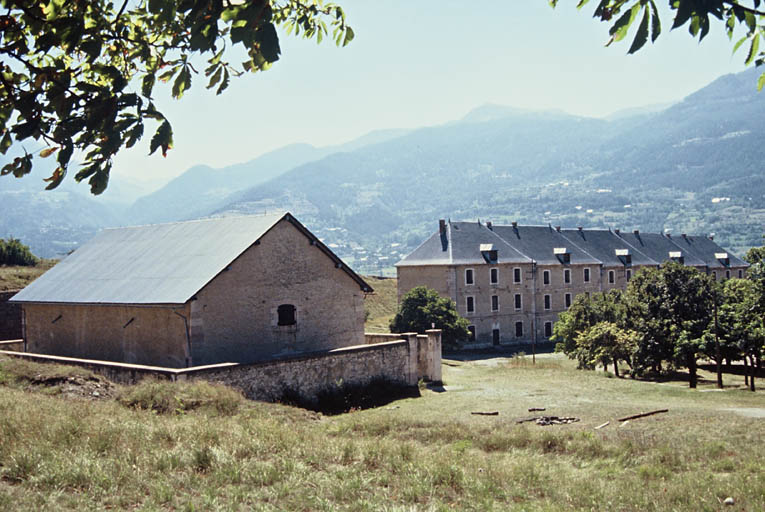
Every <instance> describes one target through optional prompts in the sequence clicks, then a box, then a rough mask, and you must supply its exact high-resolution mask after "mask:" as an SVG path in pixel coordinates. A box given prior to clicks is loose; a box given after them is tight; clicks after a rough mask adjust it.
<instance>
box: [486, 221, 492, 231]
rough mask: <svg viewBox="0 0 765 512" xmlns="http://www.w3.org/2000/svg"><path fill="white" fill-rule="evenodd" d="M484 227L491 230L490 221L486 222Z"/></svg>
mask: <svg viewBox="0 0 765 512" xmlns="http://www.w3.org/2000/svg"><path fill="white" fill-rule="evenodd" d="M486 227H487V228H489V229H491V221H490V220H487V221H486Z"/></svg>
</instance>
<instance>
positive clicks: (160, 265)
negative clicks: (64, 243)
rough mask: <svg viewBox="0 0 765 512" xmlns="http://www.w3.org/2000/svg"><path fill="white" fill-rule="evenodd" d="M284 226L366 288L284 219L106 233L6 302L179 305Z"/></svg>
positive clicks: (200, 222) (201, 222) (212, 221)
mask: <svg viewBox="0 0 765 512" xmlns="http://www.w3.org/2000/svg"><path fill="white" fill-rule="evenodd" d="M281 220H287V221H288V222H290V223H292V224H293V225H294V226H295V227H296V228H297V229H298V230H300V231H301V232H302V233H303V234H305V235H306V236H307V237H308V238H309V239H310V240H311V241H312V242H314V244H315V245H317V246H318V247H319V248H320V249H321V250H323V251H324V252H325V253H326V254H327V256H329V257H330V258H332V259H333V260H334V261H335V264H336V265H338V266H341V268H343V269H344V270H345V272H346V273H348V275H350V276H351V278H353V279H354V280H355V281H356V282H357V283H358V284H359V286H360V287H361V289H362V290H364V291H372V288H371V287H370V286H369V285H368V284H367V283H365V282H364V280H363V279H361V277H359V276H358V275H357V274H356V273H354V272H353V271H352V270H351V269H350V268H348V266H347V265H345V264H343V263H342V261H340V259H339V258H338V257H337V256H336V255H335V254H334V253H332V251H330V250H329V249H328V248H327V247H326V246H325V245H324V244H322V243H321V242H320V241H319V240H318V239H317V238H316V237H315V236H314V235H313V234H312V233H311V232H310V231H308V229H306V228H305V227H304V226H303V225H302V224H300V222H298V221H297V220H296V219H295V218H294V217H293V216H292V215H291V214H290V213H286V212H281V213H277V214H269V215H259V216H241V217H222V218H214V219H202V220H195V221H189V222H176V223H171V224H155V225H149V226H138V227H126V228H113V229H105V230H103V231H101V232H100V233H99V234H98V235H96V236H95V237H94V238H93V239H92V240H90V241H89V242H87V243H85V244H84V245H83V246H82V247H80V248H79V249H77V250H76V251H74V252H73V253H72V254H70V255H69V256H67V257H66V258H65V259H63V260H62V261H61V262H59V263H58V264H57V265H56V266H54V267H53V268H51V269H50V270H49V271H47V272H46V273H45V274H43V275H42V276H40V278H38V279H37V280H35V281H33V282H32V283H31V284H30V285H29V286H27V287H26V288H24V289H23V290H21V291H20V292H19V293H17V294H16V295H15V296H14V297H13V298H12V299H11V301H12V302H23V303H70V304H72V303H73V304H184V303H185V302H186V301H188V300H189V299H191V298H192V297H193V296H194V294H196V293H197V292H198V291H199V290H201V289H202V288H203V287H204V286H205V285H206V284H207V283H209V282H210V281H211V280H212V279H213V278H215V276H217V275H218V274H219V273H220V272H221V271H223V270H224V269H225V268H226V267H227V266H228V265H229V264H231V263H232V262H233V261H234V260H235V259H236V258H237V257H238V256H239V255H241V254H242V253H243V252H244V251H245V250H247V249H248V248H249V247H250V246H252V245H253V244H254V243H255V242H256V241H257V240H259V239H260V238H261V237H262V236H263V235H265V234H266V233H267V232H268V231H269V230H270V229H271V228H272V227H273V226H274V225H276V223H278V222H279V221H281Z"/></svg>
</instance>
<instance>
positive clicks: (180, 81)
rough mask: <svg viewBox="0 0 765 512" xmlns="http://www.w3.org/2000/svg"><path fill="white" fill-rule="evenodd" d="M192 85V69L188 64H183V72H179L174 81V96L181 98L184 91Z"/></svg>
mask: <svg viewBox="0 0 765 512" xmlns="http://www.w3.org/2000/svg"><path fill="white" fill-rule="evenodd" d="M189 87H191V71H190V70H189V68H188V66H183V68H182V69H181V72H180V73H178V77H177V78H176V79H175V82H174V83H173V98H175V99H181V98H182V97H183V91H185V90H187V89H188V88H189Z"/></svg>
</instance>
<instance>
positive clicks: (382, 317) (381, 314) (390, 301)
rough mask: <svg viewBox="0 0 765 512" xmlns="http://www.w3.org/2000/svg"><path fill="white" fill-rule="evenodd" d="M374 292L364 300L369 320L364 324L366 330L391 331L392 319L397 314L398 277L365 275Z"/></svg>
mask: <svg viewBox="0 0 765 512" xmlns="http://www.w3.org/2000/svg"><path fill="white" fill-rule="evenodd" d="M364 279H365V280H366V281H367V282H368V283H369V285H370V286H371V287H372V288H374V291H375V292H374V293H373V294H371V295H368V296H367V298H366V299H365V300H364V310H365V311H366V313H367V321H366V323H365V325H364V330H365V331H366V332H381V333H385V332H390V327H389V325H390V321H391V320H393V317H394V316H395V314H396V307H397V299H396V296H397V291H396V286H397V285H396V283H397V280H396V279H390V278H381V277H374V276H364Z"/></svg>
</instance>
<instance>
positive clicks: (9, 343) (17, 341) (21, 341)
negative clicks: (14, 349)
mask: <svg viewBox="0 0 765 512" xmlns="http://www.w3.org/2000/svg"><path fill="white" fill-rule="evenodd" d="M16 343H24V339H23V338H19V339H17V340H2V341H0V346H2V345H15V344H16Z"/></svg>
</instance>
